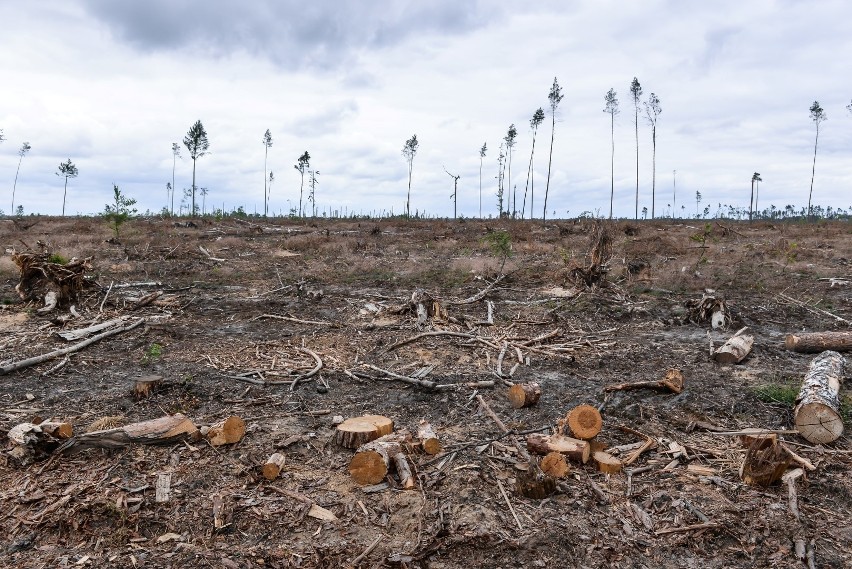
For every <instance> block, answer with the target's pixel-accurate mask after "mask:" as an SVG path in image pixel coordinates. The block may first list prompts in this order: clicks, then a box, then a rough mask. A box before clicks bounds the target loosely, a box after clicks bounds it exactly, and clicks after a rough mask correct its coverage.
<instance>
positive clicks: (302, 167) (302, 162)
mask: <svg viewBox="0 0 852 569" xmlns="http://www.w3.org/2000/svg"><path fill="white" fill-rule="evenodd" d="M310 167H311V155H310V154H308V151H307V150H305V152H304V154H302V155H301V156H299V160H298V162H296V164H295V165H294V166H293V168H295V169H296V170H298V171H299V174H300V175H301V176H302V183H301V185H300V186H299V217H302V196H303V195H304V193H305V192H304V191H305V172H307V171H308V169H309V168H310Z"/></svg>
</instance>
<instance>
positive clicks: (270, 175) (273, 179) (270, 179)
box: [267, 170, 275, 196]
mask: <svg viewBox="0 0 852 569" xmlns="http://www.w3.org/2000/svg"><path fill="white" fill-rule="evenodd" d="M274 181H275V176H274V175H273V174H272V170H270V171H269V178H268V180H267V183H268V187H269V195H270V196H271V195H272V182H274Z"/></svg>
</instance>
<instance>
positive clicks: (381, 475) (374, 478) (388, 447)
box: [349, 439, 402, 485]
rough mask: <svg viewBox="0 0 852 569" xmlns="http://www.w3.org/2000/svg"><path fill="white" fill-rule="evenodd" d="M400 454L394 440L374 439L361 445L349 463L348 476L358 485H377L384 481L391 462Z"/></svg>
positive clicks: (399, 448)
mask: <svg viewBox="0 0 852 569" xmlns="http://www.w3.org/2000/svg"><path fill="white" fill-rule="evenodd" d="M400 453H402V448H401V446H400V444H399V442H397V441H396V440H382V439H376V440H374V441H372V442H369V443H367V444H365V445H362V446H361V447H360V448H359V449H358V451H357V452H356V453H355V456H353V457H352V461H351V462H350V463H349V474H350V475H351V476H352V479H353V480H354V481H355V482H357V483H358V484H362V485H367V484H378V483H379V482H381V481H382V480H384V479H385V476H387V475H388V471H389V469H390V463H391V460H393V459H394V457H396V455H397V454H400Z"/></svg>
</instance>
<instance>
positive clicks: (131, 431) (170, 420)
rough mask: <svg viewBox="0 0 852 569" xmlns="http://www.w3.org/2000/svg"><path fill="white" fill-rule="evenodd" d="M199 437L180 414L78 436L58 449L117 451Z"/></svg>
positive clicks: (192, 424)
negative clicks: (91, 448) (131, 446)
mask: <svg viewBox="0 0 852 569" xmlns="http://www.w3.org/2000/svg"><path fill="white" fill-rule="evenodd" d="M198 438H199V432H198V428H197V427H196V426H195V424H194V423H193V422H192V421H191V420H190V419H189V418H188V417H186V416H185V415H182V414H181V413H177V414H175V415H166V416H165V417H159V418H157V419H151V420H150V421H142V422H140V423H131V424H130V425H125V426H123V427H117V428H115V429H106V430H103V431H93V432H90V433H84V434H82V435H77V436H75V437H71V438H70V439H68V440H67V441H66V442H65V443H64V444H63V445H62V446H60V447H59V449H58V450H59V451H61V452H70V451H77V450H81V449H84V448H88V447H100V448H107V449H115V448H120V447H123V446H126V445H129V444H133V443H137V444H143V445H161V444H172V443H176V442H180V441H186V440H198Z"/></svg>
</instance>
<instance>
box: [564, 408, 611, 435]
mask: <svg viewBox="0 0 852 569" xmlns="http://www.w3.org/2000/svg"><path fill="white" fill-rule="evenodd" d="M565 421H566V422H567V423H568V428H570V429H571V433H573V434H574V436H575V437H577V438H578V439H583V440H584V441H587V440H589V439H593V438H594V437H595V436H596V435H597V434H598V433H600V432H601V428H602V427H603V419H601V414H600V412H599V411H598V410H597V409H596V408H594V407H592V406H591V405H578V406H577V407H574V408H573V409H571V410H570V411H568V415H567V416H566V417H565Z"/></svg>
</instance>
